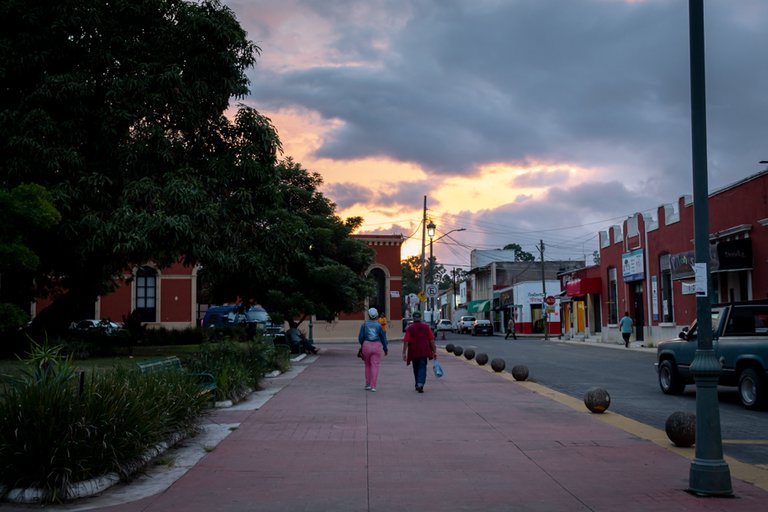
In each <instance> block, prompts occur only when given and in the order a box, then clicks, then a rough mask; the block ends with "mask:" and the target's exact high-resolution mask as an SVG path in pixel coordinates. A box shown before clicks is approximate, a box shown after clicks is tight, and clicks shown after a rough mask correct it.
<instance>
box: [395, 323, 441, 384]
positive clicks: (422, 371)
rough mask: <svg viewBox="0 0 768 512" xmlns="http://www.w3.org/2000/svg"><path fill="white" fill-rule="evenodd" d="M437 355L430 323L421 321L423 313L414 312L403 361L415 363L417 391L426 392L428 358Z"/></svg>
mask: <svg viewBox="0 0 768 512" xmlns="http://www.w3.org/2000/svg"><path fill="white" fill-rule="evenodd" d="M436 357H437V352H436V347H435V335H434V334H433V333H432V329H430V328H429V325H427V324H426V323H424V322H422V321H421V313H420V312H418V311H415V312H414V313H413V323H412V324H411V325H409V326H408V328H407V329H406V330H405V335H404V336H403V361H405V364H406V365H409V364H411V363H413V378H414V380H415V381H416V391H418V392H419V393H423V392H424V384H426V382H427V360H428V359H434V358H436Z"/></svg>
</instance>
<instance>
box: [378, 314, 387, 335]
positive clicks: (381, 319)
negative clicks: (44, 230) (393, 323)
mask: <svg viewBox="0 0 768 512" xmlns="http://www.w3.org/2000/svg"><path fill="white" fill-rule="evenodd" d="M379 324H381V328H382V329H384V332H387V316H386V315H385V314H384V313H382V314H380V315H379Z"/></svg>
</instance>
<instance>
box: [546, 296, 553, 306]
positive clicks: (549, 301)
mask: <svg viewBox="0 0 768 512" xmlns="http://www.w3.org/2000/svg"><path fill="white" fill-rule="evenodd" d="M544 302H546V303H547V305H548V306H554V305H555V298H554V297H553V296H552V295H549V296H547V298H546V299H544Z"/></svg>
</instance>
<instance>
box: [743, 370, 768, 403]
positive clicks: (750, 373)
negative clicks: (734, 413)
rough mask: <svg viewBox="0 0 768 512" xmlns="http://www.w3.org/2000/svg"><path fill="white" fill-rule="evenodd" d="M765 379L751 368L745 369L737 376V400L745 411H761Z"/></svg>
mask: <svg viewBox="0 0 768 512" xmlns="http://www.w3.org/2000/svg"><path fill="white" fill-rule="evenodd" d="M765 393H766V389H765V379H764V378H763V376H762V375H761V374H760V373H758V372H757V371H756V370H755V369H753V368H747V369H746V370H744V371H743V372H741V375H739V398H741V403H742V405H743V406H744V407H746V408H747V409H762V408H763V407H764V406H765V402H766V397H765Z"/></svg>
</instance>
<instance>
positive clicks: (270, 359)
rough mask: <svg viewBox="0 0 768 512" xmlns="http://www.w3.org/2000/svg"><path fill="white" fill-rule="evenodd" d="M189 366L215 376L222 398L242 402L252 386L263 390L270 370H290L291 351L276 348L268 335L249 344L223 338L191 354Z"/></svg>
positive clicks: (219, 394) (187, 364) (219, 396)
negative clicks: (267, 337) (263, 382)
mask: <svg viewBox="0 0 768 512" xmlns="http://www.w3.org/2000/svg"><path fill="white" fill-rule="evenodd" d="M216 330H219V329H216ZM227 331H231V330H230V329H228V330H227ZM185 365H186V366H187V367H188V368H189V369H190V371H195V372H210V373H212V374H213V375H215V376H216V384H217V386H218V390H217V392H218V398H219V399H229V400H233V401H239V400H240V399H241V398H242V396H244V394H245V392H246V391H247V390H248V389H259V384H260V382H261V379H262V378H263V377H264V375H265V374H266V373H267V372H270V371H272V370H274V369H279V370H281V371H285V370H287V369H288V368H289V367H290V354H288V353H286V352H285V351H284V350H281V349H278V348H276V347H275V346H274V344H273V343H272V341H271V340H269V339H266V338H256V339H255V340H252V341H250V342H248V343H237V342H234V341H232V340H231V339H227V338H219V340H218V342H217V343H208V344H204V345H201V347H200V352H198V353H196V354H194V355H192V356H189V357H188V358H187V360H186V361H185Z"/></svg>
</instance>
